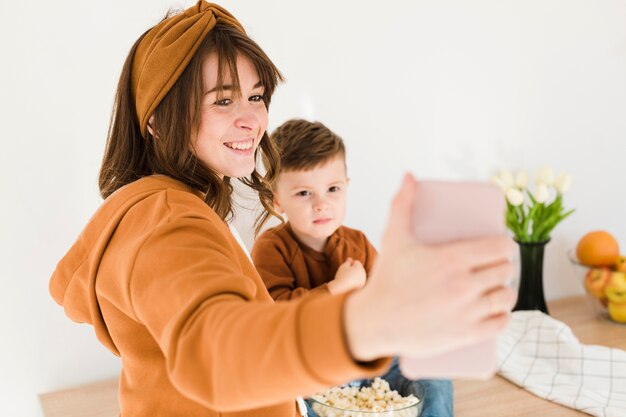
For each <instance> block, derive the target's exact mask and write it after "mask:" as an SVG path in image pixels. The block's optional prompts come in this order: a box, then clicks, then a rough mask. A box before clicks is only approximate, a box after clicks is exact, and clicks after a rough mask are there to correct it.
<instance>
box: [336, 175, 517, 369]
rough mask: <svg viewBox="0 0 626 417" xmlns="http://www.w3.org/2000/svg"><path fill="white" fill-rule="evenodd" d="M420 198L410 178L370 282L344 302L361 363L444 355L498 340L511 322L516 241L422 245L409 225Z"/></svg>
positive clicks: (398, 197) (350, 338)
mask: <svg viewBox="0 0 626 417" xmlns="http://www.w3.org/2000/svg"><path fill="white" fill-rule="evenodd" d="M415 193H416V183H415V180H414V179H413V178H412V177H411V176H409V175H407V176H406V177H405V179H404V182H403V184H402V187H401V189H400V191H399V192H398V193H397V195H396V197H395V198H394V200H393V203H392V205H391V212H390V216H389V220H388V222H387V227H386V230H385V234H384V237H383V242H382V251H381V252H380V256H379V257H378V259H377V262H376V264H375V265H374V268H373V270H372V272H371V274H370V276H369V278H368V284H367V285H366V286H364V287H363V288H362V289H361V290H359V291H356V292H354V293H352V294H351V295H350V296H349V297H348V299H347V300H346V305H345V310H344V324H345V331H346V337H347V340H348V344H349V346H350V350H351V351H352V355H353V356H354V358H355V359H357V360H361V361H367V360H372V359H376V358H380V357H384V356H393V355H399V356H410V357H424V356H429V355H433V354H437V353H442V352H445V351H449V350H453V349H457V348H460V347H462V346H467V345H470V344H474V343H478V342H480V341H483V340H485V339H487V338H492V337H494V336H495V335H496V334H497V333H498V332H499V331H501V330H503V329H504V327H505V326H506V324H507V323H508V321H509V311H510V309H511V308H512V307H513V304H514V301H515V295H514V293H513V291H512V290H511V289H510V288H509V287H508V286H507V281H508V280H509V279H510V278H511V276H512V275H513V271H514V269H513V267H512V264H511V261H510V259H511V257H512V255H513V253H514V251H515V245H514V244H513V242H512V241H511V239H509V238H506V237H489V238H481V239H471V240H465V241H459V242H455V243H450V244H444V245H436V246H426V245H421V244H419V243H418V242H417V239H416V238H415V236H414V234H413V229H412V224H411V216H412V212H413V204H414V201H415V198H416V195H415Z"/></svg>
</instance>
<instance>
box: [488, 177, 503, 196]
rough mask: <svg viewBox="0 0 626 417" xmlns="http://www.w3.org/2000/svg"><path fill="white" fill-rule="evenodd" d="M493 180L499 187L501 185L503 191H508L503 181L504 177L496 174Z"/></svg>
mask: <svg viewBox="0 0 626 417" xmlns="http://www.w3.org/2000/svg"><path fill="white" fill-rule="evenodd" d="M491 182H493V183H494V184H496V185H497V186H498V187H500V188H501V189H502V191H504V192H506V187H505V186H504V183H503V182H502V179H501V178H500V177H499V176H497V175H494V176H493V177H491Z"/></svg>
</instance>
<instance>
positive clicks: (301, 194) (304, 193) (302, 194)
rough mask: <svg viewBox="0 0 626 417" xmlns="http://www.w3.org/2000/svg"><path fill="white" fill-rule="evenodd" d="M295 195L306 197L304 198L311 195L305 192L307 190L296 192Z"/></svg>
mask: <svg viewBox="0 0 626 417" xmlns="http://www.w3.org/2000/svg"><path fill="white" fill-rule="evenodd" d="M296 195H297V196H298V197H306V196H309V195H311V193H310V192H309V191H307V190H302V191H298V192H297V193H296Z"/></svg>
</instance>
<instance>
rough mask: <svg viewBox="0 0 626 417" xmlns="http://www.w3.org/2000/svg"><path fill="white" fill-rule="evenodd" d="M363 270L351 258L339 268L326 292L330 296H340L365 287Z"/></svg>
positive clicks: (361, 266) (359, 263)
mask: <svg viewBox="0 0 626 417" xmlns="http://www.w3.org/2000/svg"><path fill="white" fill-rule="evenodd" d="M365 278H366V273H365V268H363V264H361V262H359V261H355V260H353V259H352V258H348V259H347V260H346V261H345V262H344V263H342V264H341V266H339V268H338V269H337V273H336V274H335V279H333V280H332V281H330V282H329V283H328V284H327V286H328V291H330V293H331V294H333V295H335V294H341V293H344V292H346V291H350V290H354V289H359V288H361V287H363V285H365Z"/></svg>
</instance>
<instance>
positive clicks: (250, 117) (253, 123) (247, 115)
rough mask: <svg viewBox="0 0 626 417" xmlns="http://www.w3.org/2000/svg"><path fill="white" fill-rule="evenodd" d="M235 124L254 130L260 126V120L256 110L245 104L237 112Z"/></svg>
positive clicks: (241, 127)
mask: <svg viewBox="0 0 626 417" xmlns="http://www.w3.org/2000/svg"><path fill="white" fill-rule="evenodd" d="M235 125H236V126H237V127H238V128H240V129H247V130H254V129H256V128H257V127H258V126H259V120H258V118H257V116H256V113H255V112H254V110H253V109H250V108H247V106H245V105H244V106H242V108H241V109H240V110H239V112H238V114H237V118H236V119H235Z"/></svg>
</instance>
